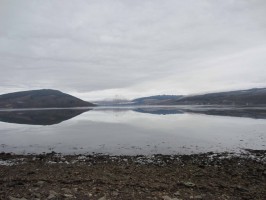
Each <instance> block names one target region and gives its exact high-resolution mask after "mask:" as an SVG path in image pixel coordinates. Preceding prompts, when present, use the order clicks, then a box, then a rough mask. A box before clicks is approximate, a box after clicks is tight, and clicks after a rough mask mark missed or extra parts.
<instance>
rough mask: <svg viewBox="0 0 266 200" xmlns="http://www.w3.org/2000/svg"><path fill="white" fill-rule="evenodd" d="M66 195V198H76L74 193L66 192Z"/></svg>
mask: <svg viewBox="0 0 266 200" xmlns="http://www.w3.org/2000/svg"><path fill="white" fill-rule="evenodd" d="M64 197H66V198H71V199H72V198H74V196H73V195H72V194H64Z"/></svg>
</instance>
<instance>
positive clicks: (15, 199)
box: [9, 196, 27, 200]
mask: <svg viewBox="0 0 266 200" xmlns="http://www.w3.org/2000/svg"><path fill="white" fill-rule="evenodd" d="M9 199H10V200H27V199H26V198H24V197H22V198H16V197H11V196H10V197H9Z"/></svg>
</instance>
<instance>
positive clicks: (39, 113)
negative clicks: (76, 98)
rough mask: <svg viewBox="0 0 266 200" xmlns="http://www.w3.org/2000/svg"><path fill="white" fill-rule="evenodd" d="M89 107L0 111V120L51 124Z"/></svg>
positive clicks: (80, 112)
mask: <svg viewBox="0 0 266 200" xmlns="http://www.w3.org/2000/svg"><path fill="white" fill-rule="evenodd" d="M86 111H89V109H86V110H85V109H54V110H19V111H18V110H16V111H0V121H2V122H8V123H15V124H30V125H53V124H59V123H61V122H63V121H66V120H69V119H71V118H73V117H76V116H78V115H80V114H82V113H84V112H86Z"/></svg>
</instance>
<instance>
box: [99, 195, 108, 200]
mask: <svg viewBox="0 0 266 200" xmlns="http://www.w3.org/2000/svg"><path fill="white" fill-rule="evenodd" d="M98 200H106V196H103V197H101V198H99V199H98Z"/></svg>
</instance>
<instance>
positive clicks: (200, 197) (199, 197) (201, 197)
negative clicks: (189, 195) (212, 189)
mask: <svg viewBox="0 0 266 200" xmlns="http://www.w3.org/2000/svg"><path fill="white" fill-rule="evenodd" d="M194 199H203V196H202V195H196V196H194Z"/></svg>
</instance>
